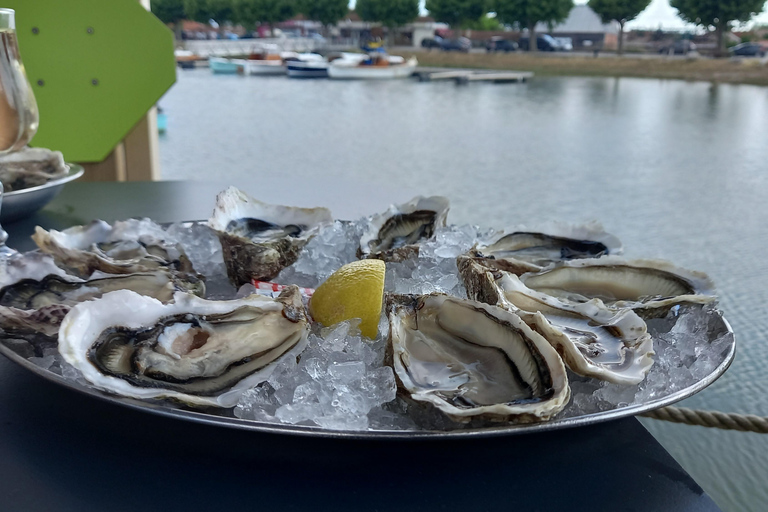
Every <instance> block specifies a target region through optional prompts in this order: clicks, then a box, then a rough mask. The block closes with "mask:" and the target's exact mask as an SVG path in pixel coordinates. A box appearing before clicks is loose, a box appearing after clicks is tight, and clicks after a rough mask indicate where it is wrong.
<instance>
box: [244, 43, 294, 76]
mask: <svg viewBox="0 0 768 512" xmlns="http://www.w3.org/2000/svg"><path fill="white" fill-rule="evenodd" d="M298 55H299V54H298V53H296V52H281V51H279V50H278V48H277V45H273V44H269V45H263V47H262V48H260V49H259V50H254V51H252V52H251V54H250V55H249V56H248V60H247V64H246V72H247V74H249V75H260V76H266V75H284V74H286V73H287V71H288V69H287V67H286V60H287V59H293V58H296V57H297V56H298Z"/></svg>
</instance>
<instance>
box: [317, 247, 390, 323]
mask: <svg viewBox="0 0 768 512" xmlns="http://www.w3.org/2000/svg"><path fill="white" fill-rule="evenodd" d="M385 270H386V265H385V264H384V262H383V261H381V260H360V261H353V262H352V263H347V264H346V265H344V266H342V267H341V268H339V269H338V270H337V271H336V272H334V273H333V274H331V275H330V277H328V279H326V280H325V281H324V282H323V283H322V284H321V285H320V286H318V287H317V289H316V290H315V293H314V294H313V295H312V298H311V299H310V301H309V312H310V314H311V315H312V317H313V318H314V319H315V320H316V321H318V322H320V323H322V324H323V325H325V326H331V325H333V324H336V323H339V322H343V321H344V320H350V319H352V318H359V319H360V332H361V333H362V334H363V336H367V337H369V338H375V337H376V334H377V333H378V330H379V317H380V316H381V302H382V297H383V295H384V273H385Z"/></svg>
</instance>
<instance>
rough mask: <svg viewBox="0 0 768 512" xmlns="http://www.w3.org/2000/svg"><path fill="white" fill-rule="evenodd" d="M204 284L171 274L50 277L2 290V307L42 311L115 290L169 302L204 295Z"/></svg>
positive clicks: (69, 304) (12, 285) (19, 282)
mask: <svg viewBox="0 0 768 512" xmlns="http://www.w3.org/2000/svg"><path fill="white" fill-rule="evenodd" d="M199 285H200V283H199V282H194V283H189V282H187V281H184V280H183V279H181V278H179V277H178V274H176V275H174V274H172V273H170V272H161V271H157V272H143V273H136V274H122V275H116V276H104V277H98V278H95V279H89V280H87V281H83V280H79V279H78V280H74V279H73V278H72V277H66V278H65V277H62V276H58V275H53V274H51V275H47V276H45V277H44V278H42V279H40V280H35V279H22V280H20V281H17V282H15V283H13V284H9V285H8V286H5V287H3V288H2V289H0V306H5V307H13V308H18V309H39V308H42V307H45V306H51V305H54V304H57V305H63V306H74V305H75V304H77V303H79V302H83V301H86V300H91V299H95V298H98V297H101V296H102V295H104V294H105V293H109V292H111V291H115V290H132V291H134V292H137V293H140V294H142V295H147V296H149V297H154V298H156V299H158V300H160V301H164V302H167V301H169V300H171V299H172V298H173V294H174V293H175V292H176V291H194V292H197V293H198V294H199V293H200V291H201V290H200V288H199Z"/></svg>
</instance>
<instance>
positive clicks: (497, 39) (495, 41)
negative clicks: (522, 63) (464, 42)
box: [485, 36, 517, 53]
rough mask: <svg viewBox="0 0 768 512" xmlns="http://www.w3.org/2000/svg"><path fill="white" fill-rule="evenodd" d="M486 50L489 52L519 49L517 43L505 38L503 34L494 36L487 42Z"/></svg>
mask: <svg viewBox="0 0 768 512" xmlns="http://www.w3.org/2000/svg"><path fill="white" fill-rule="evenodd" d="M485 51H487V52H488V53H491V52H493V53H495V52H507V53H509V52H514V51H517V43H516V42H514V41H510V40H509V39H504V38H502V37H501V36H493V37H492V38H490V39H489V40H488V41H486V43H485Z"/></svg>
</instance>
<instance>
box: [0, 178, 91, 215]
mask: <svg viewBox="0 0 768 512" xmlns="http://www.w3.org/2000/svg"><path fill="white" fill-rule="evenodd" d="M67 166H68V167H69V171H68V172H67V175H66V176H64V177H63V178H59V179H57V180H51V181H49V182H48V183H44V184H43V185H38V186H37V187H29V188H23V189H21V190H14V191H13V192H6V193H4V194H3V204H2V208H0V222H3V223H5V222H13V221H14V220H18V219H21V218H23V217H26V216H28V215H32V214H33V213H35V212H36V211H37V210H39V209H40V208H42V207H43V206H45V205H46V204H48V203H49V202H50V201H51V199H53V198H54V197H56V195H57V194H58V193H59V192H61V189H62V188H63V187H64V185H66V184H67V183H69V182H70V181H73V180H76V179H77V178H79V177H80V176H82V175H83V173H84V172H85V171H84V170H83V168H82V167H81V166H79V165H77V164H67Z"/></svg>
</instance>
